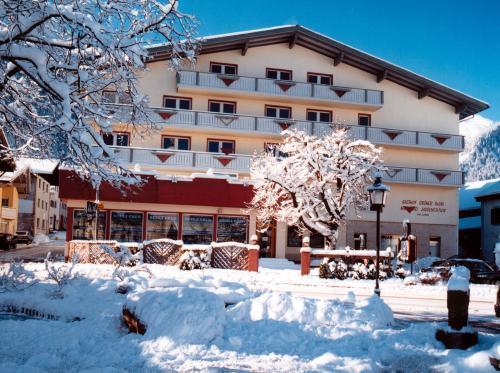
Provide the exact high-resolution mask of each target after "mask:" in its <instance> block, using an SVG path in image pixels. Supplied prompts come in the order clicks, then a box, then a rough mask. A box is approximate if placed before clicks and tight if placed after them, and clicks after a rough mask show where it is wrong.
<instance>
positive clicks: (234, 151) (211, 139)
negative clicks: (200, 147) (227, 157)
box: [207, 137, 236, 154]
mask: <svg viewBox="0 0 500 373" xmlns="http://www.w3.org/2000/svg"><path fill="white" fill-rule="evenodd" d="M210 141H218V142H220V143H221V144H220V145H222V143H223V142H232V143H233V152H232V153H229V154H236V140H226V139H218V138H215V137H214V138H210V137H209V138H207V153H212V154H218V153H223V152H222V151H219V152H217V153H215V152H211V151H210V150H209V144H210ZM219 149H222V148H220V147H219Z"/></svg>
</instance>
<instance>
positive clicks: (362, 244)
mask: <svg viewBox="0 0 500 373" xmlns="http://www.w3.org/2000/svg"><path fill="white" fill-rule="evenodd" d="M354 250H366V233H354Z"/></svg>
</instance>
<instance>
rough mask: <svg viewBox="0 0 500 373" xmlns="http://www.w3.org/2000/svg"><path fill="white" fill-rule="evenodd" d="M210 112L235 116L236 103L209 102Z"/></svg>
mask: <svg viewBox="0 0 500 373" xmlns="http://www.w3.org/2000/svg"><path fill="white" fill-rule="evenodd" d="M208 111H211V112H212V113H221V114H235V113H236V102H233V101H215V100H208Z"/></svg>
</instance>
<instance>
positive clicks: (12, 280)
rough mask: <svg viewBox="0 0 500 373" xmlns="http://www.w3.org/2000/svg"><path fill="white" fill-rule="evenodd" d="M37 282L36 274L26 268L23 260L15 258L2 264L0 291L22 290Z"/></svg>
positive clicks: (0, 267) (0, 269)
mask: <svg viewBox="0 0 500 373" xmlns="http://www.w3.org/2000/svg"><path fill="white" fill-rule="evenodd" d="M36 282H37V281H36V279H35V275H34V274H33V272H31V271H27V270H26V269H25V268H24V263H23V262H22V261H18V260H14V261H12V262H10V263H6V264H2V265H1V266H0V293H4V292H6V291H21V290H24V289H27V288H29V287H30V286H32V285H34V284H35V283H36Z"/></svg>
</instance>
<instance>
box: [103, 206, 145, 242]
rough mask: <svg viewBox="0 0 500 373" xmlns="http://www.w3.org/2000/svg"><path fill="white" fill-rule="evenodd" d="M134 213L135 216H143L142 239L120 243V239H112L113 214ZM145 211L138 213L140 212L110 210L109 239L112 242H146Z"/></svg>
mask: <svg viewBox="0 0 500 373" xmlns="http://www.w3.org/2000/svg"><path fill="white" fill-rule="evenodd" d="M115 212H116V213H125V214H127V213H133V214H141V215H142V221H141V238H140V239H139V241H130V240H129V241H120V240H119V239H116V238H111V235H112V229H113V213H115ZM144 215H145V214H144V211H138V210H110V211H109V228H108V229H109V239H110V240H115V241H118V242H139V243H140V242H142V241H144V224H145V219H144Z"/></svg>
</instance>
